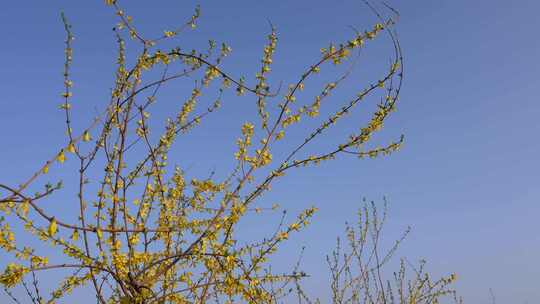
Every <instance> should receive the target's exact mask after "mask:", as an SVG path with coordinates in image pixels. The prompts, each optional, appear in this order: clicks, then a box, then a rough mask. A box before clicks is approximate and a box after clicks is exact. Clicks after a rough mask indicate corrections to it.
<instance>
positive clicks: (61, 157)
mask: <svg viewBox="0 0 540 304" xmlns="http://www.w3.org/2000/svg"><path fill="white" fill-rule="evenodd" d="M56 160H57V161H58V162H59V163H61V164H63V163H64V162H65V161H66V155H65V154H64V150H62V151H60V153H59V154H58V156H56Z"/></svg>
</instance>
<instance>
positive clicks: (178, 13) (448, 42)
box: [0, 0, 540, 303]
mask: <svg viewBox="0 0 540 304" xmlns="http://www.w3.org/2000/svg"><path fill="white" fill-rule="evenodd" d="M125 2H127V1H125ZM391 3H392V4H393V5H394V6H395V7H396V8H397V9H399V11H400V13H401V20H400V23H399V24H398V31H399V33H400V39H401V42H402V46H403V49H404V53H405V64H406V68H407V70H406V75H405V84H404V89H403V93H402V95H401V103H400V105H399V107H398V111H397V112H396V113H395V114H393V116H392V117H391V118H390V120H389V121H388V123H387V128H386V130H385V131H383V133H384V135H381V136H380V137H378V139H381V140H382V141H381V143H384V140H385V139H388V138H397V137H399V135H400V134H402V133H403V134H405V135H406V142H405V146H404V148H403V149H402V150H401V151H400V152H399V153H397V154H393V155H392V156H390V157H388V158H381V159H377V160H362V161H360V160H356V159H353V158H347V157H344V158H340V159H338V160H337V161H335V162H332V163H329V164H327V165H324V166H323V167H322V169H321V168H319V170H317V169H316V168H315V169H307V170H305V171H303V172H302V173H298V174H293V175H291V177H290V178H289V179H287V180H286V182H285V183H281V184H278V185H276V186H275V188H274V191H273V192H272V193H271V194H269V196H268V197H269V200H275V201H279V202H280V203H281V204H282V205H283V206H284V207H286V208H287V209H289V210H291V211H292V212H294V211H297V210H300V209H301V208H303V207H306V206H308V205H311V204H313V203H314V204H316V205H317V206H318V207H319V208H320V213H319V215H318V216H317V217H316V220H315V222H314V223H313V225H312V226H311V227H310V228H309V229H308V230H306V231H305V232H303V233H302V234H301V235H298V236H296V237H294V238H292V240H291V244H292V245H290V246H289V247H287V248H285V253H286V254H283V255H280V256H279V258H278V259H277V260H276V262H277V263H284V262H287V256H290V257H296V254H297V252H298V248H300V247H301V246H302V245H306V246H307V253H306V254H305V258H304V265H305V267H304V269H305V270H307V271H308V272H310V273H311V274H312V275H313V279H311V280H309V281H308V282H307V283H306V284H307V286H308V288H311V289H312V290H315V289H317V288H321V286H324V285H325V284H326V282H327V281H328V278H327V276H326V266H325V260H324V256H325V254H327V253H329V252H330V251H331V250H332V248H333V245H334V243H335V237H336V236H338V235H340V234H341V235H342V232H343V227H344V222H345V221H353V220H354V215H353V214H354V211H355V210H356V209H357V208H358V207H359V206H360V201H361V199H362V198H363V197H367V198H368V199H372V200H375V201H382V197H383V196H386V197H388V199H389V203H390V205H389V207H390V221H389V226H388V231H389V234H388V237H389V239H388V240H391V238H392V237H394V236H396V235H397V234H399V231H400V230H402V229H404V228H405V227H406V226H407V225H411V226H412V228H413V231H412V234H411V236H410V238H409V239H408V241H407V242H406V243H405V244H404V245H403V248H402V250H401V251H400V255H403V256H408V257H410V258H411V260H414V259H417V258H420V257H424V258H426V259H427V260H428V266H429V269H431V270H432V271H434V272H435V273H437V274H445V273H450V272H457V274H458V276H459V281H458V284H457V287H458V289H459V291H460V294H461V295H463V296H464V299H465V301H466V302H467V303H488V302H489V299H490V297H489V288H492V289H493V290H494V292H495V294H496V296H497V298H498V303H527V301H528V303H535V301H537V300H538V299H539V298H540V289H538V276H539V275H540V263H539V262H538V257H539V256H540V236H539V234H538V231H539V228H540V224H539V223H540V222H539V221H538V215H539V214H540V206H539V202H540V201H539V198H540V187H538V183H539V181H540V161H539V158H538V157H539V155H540V141H539V136H538V135H539V134H540V123H539V121H538V115H539V114H540V103H539V102H538V92H537V91H538V88H539V87H540V77H538V74H539V72H540V60H539V59H538V54H540V39H539V38H538V29H540V19H539V18H538V16H537V15H538V11H540V2H538V1H536V0H518V1H502V0H475V1H470V0H469V1H466V0H453V1H427V0H424V1H397V0H394V1H392V2H391ZM195 4H196V3H192V2H190V1H129V3H128V5H126V6H125V8H126V10H127V11H128V13H129V14H131V15H133V16H134V18H135V22H136V24H137V23H138V24H140V26H141V27H143V28H146V29H147V33H161V32H162V31H163V30H165V29H169V28H171V27H172V26H173V25H175V24H177V23H178V22H179V21H183V20H184V19H185V18H186V17H188V16H189V15H190V14H191V13H192V10H193V7H194V6H195ZM200 4H201V7H202V11H203V17H202V18H201V21H200V28H199V30H198V32H197V31H196V32H193V33H189V34H187V35H186V38H183V37H181V38H180V39H179V41H178V44H180V45H181V46H183V47H185V48H190V45H189V43H190V42H191V41H195V42H197V43H199V45H200V42H201V41H203V42H204V41H205V39H207V38H208V37H213V38H214V39H216V40H218V41H226V42H228V43H229V44H230V45H231V46H232V48H233V55H232V57H231V58H230V62H229V63H228V64H229V67H230V68H231V69H233V70H235V71H241V74H245V75H246V76H250V77H251V75H253V74H254V67H256V66H258V58H259V56H260V53H261V48H262V45H263V43H264V41H265V37H264V36H265V34H266V33H267V32H268V23H267V19H269V20H271V21H272V23H273V24H274V25H275V26H276V27H277V29H278V34H279V38H280V41H279V44H278V52H277V54H276V65H275V66H274V71H275V72H273V74H272V75H273V76H272V77H273V78H272V80H273V81H274V82H275V83H277V82H279V80H281V79H283V80H284V81H285V83H288V82H290V81H293V80H294V79H296V78H291V75H298V74H299V73H301V71H302V67H305V66H306V65H308V64H310V63H311V62H312V61H313V59H315V58H316V56H318V54H319V48H320V47H325V46H327V45H328V43H329V42H330V41H339V40H341V39H343V38H345V37H347V35H349V34H350V33H351V31H350V29H349V28H348V26H349V25H353V26H356V27H358V28H366V27H367V26H369V25H370V24H372V23H373V22H374V19H373V17H372V16H371V15H370V14H369V12H367V10H366V8H365V7H364V6H363V5H362V4H361V2H360V1H350V0H346V1H343V0H337V1H319V0H312V1H307V0H297V1H284V0H273V1H213V2H212V1H201V2H200ZM61 10H63V11H64V12H65V13H66V14H67V16H68V18H69V19H70V20H71V23H72V24H73V30H74V33H75V36H76V40H75V44H74V49H75V55H74V61H75V63H74V65H73V75H74V82H75V93H74V94H75V100H77V102H78V103H79V104H77V105H76V106H75V108H74V110H75V112H76V113H77V114H76V117H75V118H76V120H77V121H78V122H79V124H78V125H77V126H82V125H84V124H85V123H84V122H85V121H89V119H91V117H92V113H93V112H94V108H95V107H97V106H99V105H103V100H104V98H105V97H106V96H107V95H108V92H109V88H110V87H111V86H112V82H111V81H112V78H111V75H112V71H113V68H112V64H113V62H114V56H115V48H116V46H115V40H114V37H113V35H112V33H111V28H112V26H113V25H114V24H115V23H116V20H115V17H114V15H113V12H112V11H111V10H110V9H108V8H107V7H105V5H104V4H103V1H97V0H96V1H66V0H61V1H37V0H33V1H28V0H20V1H9V2H6V3H4V4H3V5H2V10H0V37H1V38H2V42H1V44H0V45H1V48H0V67H1V72H0V88H1V89H0V92H2V95H1V97H0V109H1V110H0V134H1V138H2V140H1V141H2V148H1V150H0V151H1V152H0V156H1V157H0V181H1V182H2V183H4V182H6V183H11V184H15V183H18V182H21V181H23V180H24V179H25V178H26V177H27V176H28V175H29V174H31V173H32V172H33V171H34V170H35V169H36V168H37V166H38V165H39V164H41V163H42V162H43V161H44V160H45V159H47V158H49V157H50V156H51V155H52V154H53V153H55V151H56V149H57V147H59V145H60V144H62V143H63V142H64V137H63V128H64V125H63V120H62V113H61V112H60V111H59V110H58V109H57V105H58V102H59V98H58V96H59V93H60V92H61V91H62V74H61V73H62V64H63V40H64V32H63V28H62V24H61V22H60V19H59V13H60V11H61ZM191 39H193V40H191ZM201 39H202V40H201ZM379 49H380V50H384V46H383V45H380V46H379V45H376V46H375V50H379ZM381 54H383V55H382V56H383V57H380V56H379V57H377V56H376V55H377V54H374V52H372V53H369V52H368V53H367V54H366V55H370V56H372V57H366V59H364V61H361V64H360V65H359V67H358V72H359V73H358V74H355V75H356V76H355V77H359V79H360V80H364V79H366V76H368V75H370V73H371V75H377V74H376V72H377V70H376V69H375V66H376V65H374V64H372V63H370V62H369V60H370V59H369V58H373V59H374V60H379V61H381V60H382V61H381V62H383V63H386V62H387V59H388V55H386V53H384V52H381ZM385 56H386V57H385ZM362 64H365V66H366V68H365V69H364V66H363V65H362ZM373 73H375V74H373ZM238 74H240V72H239V73H238ZM181 89H182V87H179V90H180V91H177V92H176V94H177V95H180V96H184V95H185V92H186V91H182V90H181ZM351 89H352V87H351ZM173 93H175V91H174V90H170V91H167V92H166V93H164V94H168V95H166V96H165V97H171V98H173V97H174V96H175V95H173ZM353 93H354V92H353V91H351V90H348V91H347V90H344V91H342V92H341V93H340V94H339V95H336V100H337V101H339V97H343V98H345V97H347V96H350V95H351V94H353ZM174 98H178V97H174ZM235 107H238V104H237V103H236V104H235V102H234V99H233V100H232V101H231V106H230V107H229V108H228V109H227V110H224V111H225V114H223V113H222V114H220V115H218V117H219V118H216V119H217V125H220V126H223V127H222V128H221V129H222V130H223V131H224V132H225V133H227V134H229V135H230V134H233V133H231V132H237V130H238V124H234V123H235V122H238V121H240V122H242V121H243V120H244V119H245V118H244V117H240V116H241V114H240V113H239V112H236V110H235V109H236V108H235ZM162 114H163V113H162ZM163 115H165V114H163ZM235 115H237V117H235ZM158 116H159V115H158ZM231 122H232V123H231ZM347 124H349V125H347ZM356 125H357V124H355V121H349V122H348V123H346V124H345V128H346V127H347V126H349V127H350V126H356ZM215 126H216V125H214V128H213V129H207V130H206V131H205V132H204V133H196V134H198V135H199V137H198V139H196V138H194V139H193V140H194V142H195V143H198V144H200V146H197V147H200V149H199V150H195V149H192V150H193V151H188V152H185V154H181V155H182V156H181V157H179V158H178V162H179V163H180V164H182V165H184V166H185V167H190V168H193V170H194V171H195V172H202V173H204V172H209V171H210V170H212V169H214V168H216V169H217V171H219V170H220V169H223V170H226V169H228V168H229V167H224V168H222V167H220V164H221V163H222V160H225V159H229V158H230V155H231V153H229V151H228V150H227V149H229V148H230V150H231V151H232V150H233V149H234V136H236V133H235V134H233V135H234V136H233V137H228V138H227V140H226V141H225V140H223V139H222V138H223V137H222V135H220V134H218V133H214V132H210V130H213V131H218V130H219V129H220V128H217V127H215ZM189 138H190V139H191V137H189ZM201 138H202V139H201ZM208 141H215V142H217V143H218V144H220V143H221V142H223V144H224V145H225V144H229V146H223V147H224V148H223V149H216V148H215V147H214V148H203V147H204V145H205V142H208ZM224 151H226V153H221V152H224ZM220 153H221V154H220ZM179 155H180V154H179ZM171 157H172V156H171ZM204 159H211V160H213V161H210V162H208V161H204ZM67 186H69V181H68V182H67ZM66 197H67V196H66V195H64V196H63V195H59V196H58V202H57V203H58V204H63V202H64V199H65V198H66ZM66 201H67V200H66ZM62 208H63V207H62ZM66 208H67V209H66V210H69V207H66ZM288 262H292V260H290V261H288ZM0 266H1V268H3V262H0ZM321 295H324V293H322V294H321ZM0 299H4V298H3V295H2V296H0ZM2 301H3V300H2Z"/></svg>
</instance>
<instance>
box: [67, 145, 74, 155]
mask: <svg viewBox="0 0 540 304" xmlns="http://www.w3.org/2000/svg"><path fill="white" fill-rule="evenodd" d="M67 151H68V152H69V153H75V145H74V144H73V143H70V144H69V145H68V146H67Z"/></svg>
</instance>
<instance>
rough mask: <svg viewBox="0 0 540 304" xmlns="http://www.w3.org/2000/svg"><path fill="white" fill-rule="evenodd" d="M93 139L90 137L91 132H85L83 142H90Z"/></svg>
mask: <svg viewBox="0 0 540 304" xmlns="http://www.w3.org/2000/svg"><path fill="white" fill-rule="evenodd" d="M91 139H92V138H91V137H90V132H88V131H84V134H83V137H82V140H83V141H90V140H91Z"/></svg>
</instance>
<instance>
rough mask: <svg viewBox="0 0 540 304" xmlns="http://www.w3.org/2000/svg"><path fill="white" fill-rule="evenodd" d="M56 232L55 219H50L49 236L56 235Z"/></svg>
mask: <svg viewBox="0 0 540 304" xmlns="http://www.w3.org/2000/svg"><path fill="white" fill-rule="evenodd" d="M56 231H58V225H57V224H56V219H54V218H53V219H52V221H51V223H50V224H49V229H48V232H49V235H50V236H54V235H55V234H56Z"/></svg>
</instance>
